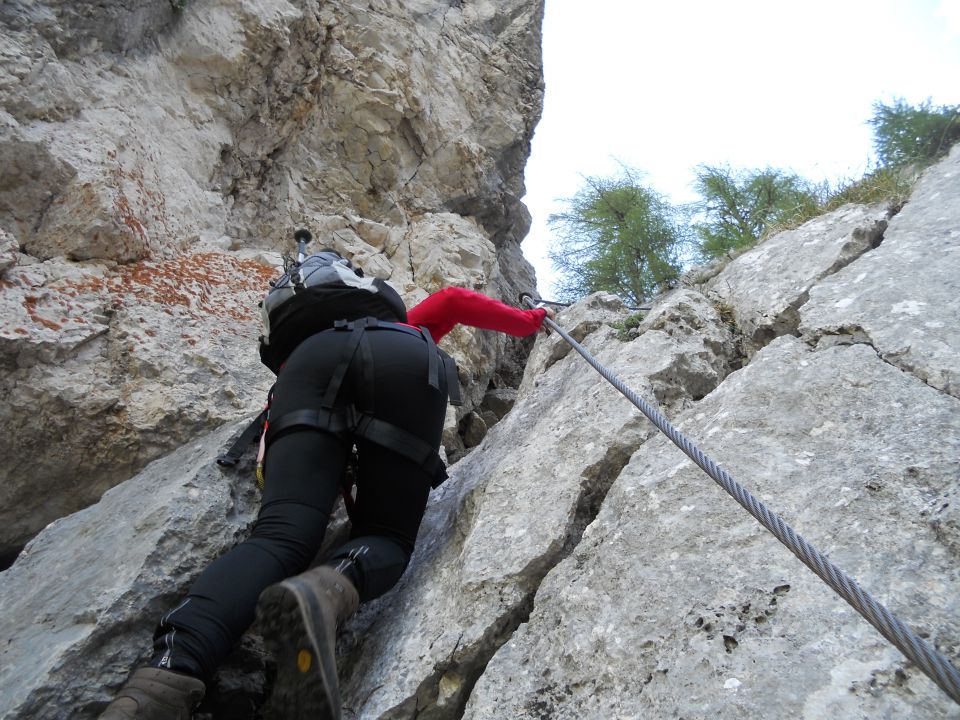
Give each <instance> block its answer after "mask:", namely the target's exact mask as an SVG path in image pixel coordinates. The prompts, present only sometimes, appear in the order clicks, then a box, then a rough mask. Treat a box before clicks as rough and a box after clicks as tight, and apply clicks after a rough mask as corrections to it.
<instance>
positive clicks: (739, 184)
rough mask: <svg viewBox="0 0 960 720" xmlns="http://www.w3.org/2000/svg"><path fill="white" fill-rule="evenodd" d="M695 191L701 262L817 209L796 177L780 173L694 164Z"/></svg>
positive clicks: (815, 197) (810, 191) (813, 195)
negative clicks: (698, 194) (697, 196)
mask: <svg viewBox="0 0 960 720" xmlns="http://www.w3.org/2000/svg"><path fill="white" fill-rule="evenodd" d="M696 173H697V177H696V181H695V187H696V189H697V191H698V192H699V193H700V196H701V198H702V200H700V201H699V202H697V203H694V205H693V210H694V212H695V213H696V214H697V215H698V216H699V218H700V222H696V223H694V225H693V229H694V232H696V234H697V235H698V236H699V239H700V252H701V254H702V255H703V257H704V258H705V259H708V260H710V259H714V258H718V257H722V256H723V255H725V254H727V253H728V252H730V251H731V250H737V249H739V248H743V247H748V246H750V245H753V244H754V243H756V242H757V241H759V240H760V238H761V237H762V236H763V234H764V232H765V231H766V230H768V229H770V228H773V227H776V226H779V225H786V224H789V223H790V221H791V220H792V219H793V218H795V217H798V216H800V215H802V214H805V213H806V214H809V213H811V212H812V211H815V210H816V208H817V207H818V206H819V204H820V201H821V198H820V195H821V193H820V192H819V190H818V188H816V187H815V186H813V185H811V183H810V182H809V181H807V180H804V179H803V178H801V177H800V176H798V175H795V174H793V173H788V172H785V171H783V170H776V169H773V168H767V169H766V170H741V171H736V170H732V169H731V168H730V167H728V166H711V165H700V166H699V167H698V168H697V171H696Z"/></svg>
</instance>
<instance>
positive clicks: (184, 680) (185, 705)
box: [99, 667, 206, 720]
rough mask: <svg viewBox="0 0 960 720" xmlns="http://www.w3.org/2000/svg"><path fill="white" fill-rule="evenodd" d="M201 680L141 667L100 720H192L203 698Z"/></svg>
mask: <svg viewBox="0 0 960 720" xmlns="http://www.w3.org/2000/svg"><path fill="white" fill-rule="evenodd" d="M205 689H206V688H205V687H204V684H203V682H202V681H201V680H197V679H196V678H194V677H190V676H189V675H181V674H180V673H175V672H173V671H171V670H163V669H161V668H152V667H146V668H140V669H139V670H137V671H136V672H134V673H133V676H132V677H131V678H130V679H129V680H127V684H126V685H124V686H123V688H122V689H121V690H120V692H119V693H117V697H116V699H115V700H114V701H113V702H112V703H110V704H109V705H107V708H106V710H104V711H103V713H102V714H101V715H100V718H99V720H190V716H191V714H192V712H191V711H192V710H193V708H194V707H196V705H197V703H199V702H200V700H201V699H202V698H203V692H204V690H205Z"/></svg>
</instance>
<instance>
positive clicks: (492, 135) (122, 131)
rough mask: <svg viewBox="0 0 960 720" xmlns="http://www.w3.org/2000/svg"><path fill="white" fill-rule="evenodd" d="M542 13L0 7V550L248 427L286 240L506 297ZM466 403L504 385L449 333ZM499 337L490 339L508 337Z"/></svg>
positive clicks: (379, 3) (510, 371)
mask: <svg viewBox="0 0 960 720" xmlns="http://www.w3.org/2000/svg"><path fill="white" fill-rule="evenodd" d="M541 15H542V2H520V0H511V1H509V2H497V3H492V2H486V1H483V2H468V3H461V2H446V1H441V2H437V1H436V0H420V1H418V2H395V1H393V0H376V1H373V2H363V3H351V2H319V1H318V0H290V1H288V0H191V1H190V2H172V0H133V1H130V0H124V1H123V2H120V1H119V0H108V1H106V2H104V1H103V0H98V1H97V2H94V1H93V0H82V1H77V0H44V1H43V2H34V1H33V0H10V1H9V2H4V3H3V4H2V5H0V272H2V278H0V309H2V319H0V366H2V368H3V371H4V372H3V377H2V379H0V398H2V402H0V418H2V421H3V425H4V427H6V428H9V429H10V431H9V432H5V433H3V435H2V437H0V477H2V478H3V483H2V486H0V487H2V489H0V558H2V556H3V555H4V554H5V553H9V552H11V551H15V550H17V549H19V547H20V546H21V545H22V544H23V542H24V541H25V540H26V539H28V538H29V537H30V536H31V535H33V534H34V533H36V532H37V531H38V530H40V529H41V528H42V527H43V526H44V525H46V524H47V523H48V522H50V521H51V520H54V519H55V518H57V517H61V516H63V515H64V514H66V513H69V512H72V511H74V510H77V509H79V508H81V507H83V506H85V505H87V504H89V503H91V502H93V501H95V500H97V499H98V498H99V497H100V495H101V494H102V493H103V491H104V490H106V489H107V488H109V487H111V486H112V485H114V484H116V483H117V482H119V481H120V480H123V479H126V478H128V477H130V475H131V474H132V473H133V472H135V471H136V470H138V469H140V468H142V467H143V466H144V464H145V463H146V462H148V461H149V460H151V459H154V458H156V457H158V456H160V455H161V454H163V453H165V452H167V451H169V450H171V449H173V448H175V447H177V446H179V445H181V444H183V443H185V442H188V441H189V440H191V439H192V438H194V437H196V436H197V435H198V434H202V433H204V432H207V431H209V430H210V429H212V428H214V427H217V426H218V425H220V424H222V423H223V422H225V421H229V420H232V419H235V418H237V417H240V416H242V415H246V414H249V413H250V412H251V411H253V410H255V409H257V408H258V407H259V405H260V404H261V403H262V401H263V397H264V393H265V390H266V388H267V387H269V385H270V381H271V378H270V374H269V372H268V371H266V370H265V369H264V368H262V367H261V366H260V365H259V361H258V359H257V355H256V352H255V346H256V337H257V334H258V328H257V320H256V318H257V314H256V312H257V308H256V303H257V301H258V299H259V296H260V295H261V294H262V292H263V289H264V288H265V286H266V282H267V280H268V279H269V278H270V277H271V276H274V275H275V268H276V266H277V265H278V264H279V254H278V251H280V250H283V249H290V248H291V247H292V241H291V237H292V232H293V230H294V229H295V228H296V227H308V228H310V229H311V230H312V231H313V233H314V235H315V236H316V238H317V240H316V242H317V243H318V244H322V245H321V246H334V247H336V248H338V249H340V250H341V251H343V252H345V253H349V254H350V255H351V256H352V257H353V258H354V260H355V261H356V262H357V263H358V264H360V265H361V266H362V267H364V268H365V269H366V270H367V271H368V272H371V273H374V274H377V275H379V276H381V277H385V278H389V280H390V282H391V283H393V285H394V286H395V287H396V288H397V289H398V290H399V291H400V292H401V293H402V294H403V295H404V298H405V299H406V300H407V301H408V302H409V303H415V302H416V301H418V300H420V299H422V297H424V296H425V295H426V293H428V292H431V291H433V290H437V289H439V287H441V286H442V285H446V284H455V285H462V286H467V287H471V288H474V289H478V290H481V291H484V292H487V293H488V294H490V295H494V296H498V297H503V298H508V299H509V298H515V297H516V296H517V293H518V292H519V291H520V290H525V289H529V288H530V287H531V286H532V285H533V273H532V269H531V268H530V266H529V265H528V264H527V263H526V262H525V261H524V260H523V258H522V256H521V254H520V249H519V242H520V240H521V239H522V238H523V236H524V235H525V234H526V230H527V227H528V224H529V217H528V214H527V212H526V210H525V208H524V207H523V206H522V205H521V204H520V201H519V198H520V196H521V195H522V194H523V172H522V171H523V165H524V163H525V161H526V157H527V154H528V152H529V142H530V137H531V134H532V132H533V127H534V125H535V123H536V121H537V119H538V118H539V113H540V107H541V100H542V72H541V67H540V42H539V24H540V17H541ZM453 342H454V347H453V351H454V354H455V355H456V356H457V358H458V360H459V361H460V364H461V371H462V380H463V382H464V384H465V385H466V386H467V390H468V404H467V406H466V408H464V410H463V411H462V412H461V415H460V416H453V415H451V417H450V419H449V426H450V431H449V432H448V433H447V435H446V438H447V444H448V449H449V451H450V452H451V453H453V454H454V455H455V454H456V453H457V452H460V451H462V449H463V446H462V444H461V443H460V441H459V439H458V437H457V432H456V430H457V424H458V421H461V420H464V417H463V416H464V414H467V413H470V411H471V410H472V409H473V408H474V407H476V406H477V405H478V404H479V403H480V401H481V400H482V398H483V395H484V394H485V392H486V390H487V389H488V387H491V386H498V385H503V384H506V383H508V382H510V381H511V376H516V377H515V378H513V380H514V383H515V382H516V381H519V375H518V372H519V371H518V369H517V368H516V367H515V361H513V360H511V359H510V358H511V357H512V356H513V354H514V353H511V352H507V349H508V343H507V342H506V341H505V340H504V339H503V338H499V337H493V336H489V335H486V334H481V333H476V332H471V331H460V332H458V333H457V334H456V336H455V337H454V338H453ZM510 347H512V346H510Z"/></svg>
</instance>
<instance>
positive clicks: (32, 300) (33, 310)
mask: <svg viewBox="0 0 960 720" xmlns="http://www.w3.org/2000/svg"><path fill="white" fill-rule="evenodd" d="M39 301H40V298H38V297H36V296H35V295H27V296H26V297H25V298H24V299H23V306H24V308H26V310H27V315H29V316H30V319H31V320H33V321H34V322H35V323H36V324H37V325H42V326H43V327H45V328H47V329H48V330H54V331H57V330H61V329H62V326H61V325H59V324H57V323H55V322H54V321H53V320H50V319H49V318H45V317H43V315H41V314H40V312H39V311H38V310H37V303H38V302H39Z"/></svg>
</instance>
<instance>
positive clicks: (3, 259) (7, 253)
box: [0, 229, 20, 275]
mask: <svg viewBox="0 0 960 720" xmlns="http://www.w3.org/2000/svg"><path fill="white" fill-rule="evenodd" d="M19 259H20V246H19V245H17V241H16V240H14V239H13V236H12V235H10V234H9V233H8V232H6V231H5V230H3V229H0V275H3V273H4V272H6V271H7V270H8V269H9V268H12V267H13V266H14V265H16V264H17V261H18V260H19Z"/></svg>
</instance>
